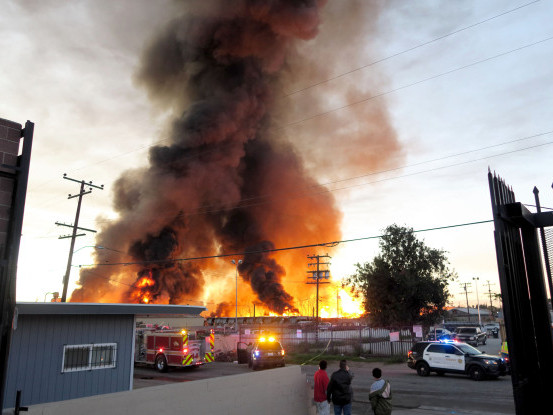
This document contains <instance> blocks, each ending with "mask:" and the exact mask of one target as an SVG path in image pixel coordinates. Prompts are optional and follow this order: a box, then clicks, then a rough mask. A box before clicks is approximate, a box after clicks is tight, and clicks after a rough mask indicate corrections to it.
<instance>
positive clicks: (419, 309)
mask: <svg viewBox="0 0 553 415" xmlns="http://www.w3.org/2000/svg"><path fill="white" fill-rule="evenodd" d="M379 246H380V251H381V253H380V254H379V255H378V256H376V257H375V258H374V259H373V260H372V262H367V263H365V264H362V265H361V264H359V263H358V264H356V265H355V266H356V272H355V274H353V275H351V276H350V277H349V278H348V279H347V284H348V285H350V286H351V287H352V288H353V290H354V292H355V293H357V294H358V295H361V296H362V297H363V299H364V306H365V312H366V313H367V314H368V315H369V316H370V317H371V319H372V321H373V322H374V323H375V324H380V325H386V326H390V325H396V326H397V325H404V324H409V325H411V324H415V323H422V324H434V323H435V322H437V321H438V319H439V318H440V317H441V316H442V315H443V310H444V307H445V305H446V303H447V300H448V298H449V296H450V294H449V291H448V283H449V281H450V280H453V279H455V278H456V274H455V272H454V271H452V270H450V269H449V267H448V265H449V262H448V260H447V257H446V255H445V254H446V252H445V251H442V250H438V249H432V248H429V247H428V246H426V245H425V244H424V242H422V241H420V240H418V239H417V238H416V236H415V234H414V232H413V229H412V228H407V227H401V226H398V225H395V224H394V225H391V226H388V227H387V228H386V229H385V232H384V235H383V236H382V238H381V239H380V242H379Z"/></svg>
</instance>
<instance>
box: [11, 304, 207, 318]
mask: <svg viewBox="0 0 553 415" xmlns="http://www.w3.org/2000/svg"><path fill="white" fill-rule="evenodd" d="M16 309H17V313H19V314H132V315H137V316H153V315H164V316H169V315H174V316H182V315H193V316H197V315H199V314H200V313H201V312H202V311H205V310H206V308H205V307H201V306H191V305H174V304H110V303H17V304H16Z"/></svg>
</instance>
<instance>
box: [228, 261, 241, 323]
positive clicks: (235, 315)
mask: <svg viewBox="0 0 553 415" xmlns="http://www.w3.org/2000/svg"><path fill="white" fill-rule="evenodd" d="M230 262H232V263H233V264H234V265H236V267H235V268H236V289H235V293H236V310H235V314H234V320H235V321H234V325H235V326H236V331H237V332H238V334H240V331H239V330H238V265H240V264H241V263H242V260H241V259H239V260H238V263H236V261H235V260H234V259H233V260H232V261H230Z"/></svg>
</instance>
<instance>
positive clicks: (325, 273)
mask: <svg viewBox="0 0 553 415" xmlns="http://www.w3.org/2000/svg"><path fill="white" fill-rule="evenodd" d="M307 258H308V259H310V260H316V261H317V262H311V263H309V264H307V266H308V267H311V266H316V267H317V270H316V271H309V270H308V271H307V273H308V274H309V273H311V274H313V275H312V276H311V277H307V278H308V279H313V280H315V282H310V281H308V282H307V283H306V284H317V299H316V300H315V301H316V303H315V304H316V306H315V308H316V309H317V314H316V315H315V339H316V341H318V340H319V284H329V283H330V282H329V281H321V280H322V279H325V280H328V279H329V278H330V271H329V270H328V269H324V270H322V269H321V266H327V265H330V262H321V258H330V256H328V254H326V255H311V256H310V255H308V256H307Z"/></svg>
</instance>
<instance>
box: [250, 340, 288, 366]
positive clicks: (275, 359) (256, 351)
mask: <svg viewBox="0 0 553 415" xmlns="http://www.w3.org/2000/svg"><path fill="white" fill-rule="evenodd" d="M248 365H249V366H250V367H251V368H252V369H253V370H257V369H258V368H260V367H261V366H284V365H285V362H284V348H283V347H282V345H281V344H280V342H279V341H277V340H276V339H275V338H274V337H272V336H267V337H265V336H262V337H260V338H259V340H258V341H257V343H256V344H255V345H254V346H253V348H252V350H251V355H250V358H249V361H248Z"/></svg>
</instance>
